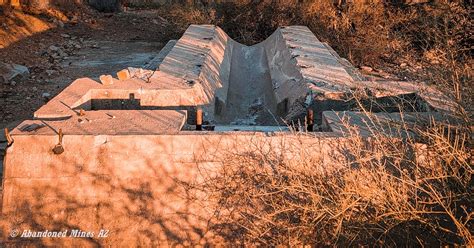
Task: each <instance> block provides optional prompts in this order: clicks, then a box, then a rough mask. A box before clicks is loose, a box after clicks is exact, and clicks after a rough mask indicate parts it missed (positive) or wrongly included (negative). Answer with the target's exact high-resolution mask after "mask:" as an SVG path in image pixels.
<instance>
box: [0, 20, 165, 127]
mask: <svg viewBox="0 0 474 248" xmlns="http://www.w3.org/2000/svg"><path fill="white" fill-rule="evenodd" d="M43 21H44V23H46V24H43V25H41V26H40V28H41V29H43V28H44V29H45V30H44V31H42V32H38V33H36V34H33V35H32V36H29V37H26V38H23V39H21V40H18V41H16V42H13V43H12V44H10V45H7V46H5V47H4V48H0V61H2V62H6V63H15V64H20V65H24V66H26V67H28V69H29V71H30V77H29V79H27V80H24V81H21V82H14V83H9V84H2V85H0V106H1V108H0V127H1V128H2V129H3V128H5V127H8V128H10V129H11V128H13V127H14V126H16V125H17V124H18V123H19V122H21V121H22V120H24V119H27V118H32V116H33V112H34V111H35V110H36V109H38V108H39V107H40V106H41V105H43V104H44V103H45V102H46V101H47V100H48V99H50V98H52V97H54V96H55V95H56V94H58V93H59V92H61V91H62V90H63V89H64V88H65V87H66V86H68V85H69V84H70V83H71V82H72V81H73V80H75V79H77V78H81V77H91V78H95V79H97V78H98V77H99V76H100V75H102V74H115V73H116V72H117V71H119V70H121V69H124V68H126V67H129V66H132V67H133V66H141V65H143V64H145V63H146V62H148V61H149V60H150V59H152V58H153V57H154V56H156V54H158V52H159V51H160V49H161V48H162V47H163V46H164V45H165V44H166V42H167V41H168V40H169V39H171V38H173V37H172V35H170V33H169V32H170V27H169V24H168V23H167V21H166V20H164V19H163V18H160V17H159V16H158V15H157V14H156V13H155V12H153V11H129V12H123V13H119V14H98V13H95V14H93V15H91V16H89V17H88V18H84V19H82V20H80V21H77V22H72V23H67V22H66V23H65V24H64V25H54V22H52V21H50V20H43ZM48 22H49V23H50V24H51V25H49V24H48ZM4 23H5V22H4ZM49 26H51V28H49V29H47V28H45V27H49ZM4 28H5V26H4ZM10 28H11V27H10ZM171 28H172V27H171ZM41 29H40V30H41ZM3 38H4V37H3ZM0 41H1V39H0ZM3 41H4V44H5V40H3ZM2 133H3V132H2Z"/></svg>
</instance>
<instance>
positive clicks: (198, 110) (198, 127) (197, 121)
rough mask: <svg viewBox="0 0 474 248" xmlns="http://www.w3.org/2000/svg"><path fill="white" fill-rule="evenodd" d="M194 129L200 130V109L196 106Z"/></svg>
mask: <svg viewBox="0 0 474 248" xmlns="http://www.w3.org/2000/svg"><path fill="white" fill-rule="evenodd" d="M196 130H197V131H201V130H202V109H201V108H198V109H197V110H196Z"/></svg>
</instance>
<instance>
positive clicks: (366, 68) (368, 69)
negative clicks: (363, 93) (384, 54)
mask: <svg viewBox="0 0 474 248" xmlns="http://www.w3.org/2000/svg"><path fill="white" fill-rule="evenodd" d="M360 69H361V70H363V71H366V72H371V71H373V70H374V69H373V68H372V67H370V66H365V65H363V66H361V67H360Z"/></svg>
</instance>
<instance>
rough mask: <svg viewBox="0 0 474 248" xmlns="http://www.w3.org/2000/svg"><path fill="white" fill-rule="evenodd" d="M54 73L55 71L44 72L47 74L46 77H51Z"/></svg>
mask: <svg viewBox="0 0 474 248" xmlns="http://www.w3.org/2000/svg"><path fill="white" fill-rule="evenodd" d="M54 73H56V71H55V70H46V74H48V76H51V75H53V74H54Z"/></svg>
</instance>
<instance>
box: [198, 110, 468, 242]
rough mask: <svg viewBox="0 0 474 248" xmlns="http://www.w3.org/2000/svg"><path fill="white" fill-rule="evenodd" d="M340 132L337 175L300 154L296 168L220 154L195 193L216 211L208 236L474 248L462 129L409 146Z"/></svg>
mask: <svg viewBox="0 0 474 248" xmlns="http://www.w3.org/2000/svg"><path fill="white" fill-rule="evenodd" d="M370 116H371V118H375V117H372V115H370ZM371 121H372V122H374V123H378V122H379V121H380V120H377V119H372V120H371ZM401 124H403V123H401ZM401 126H405V127H406V126H407V125H401ZM347 129H348V130H349V131H348V132H347V133H346V137H347V140H346V141H345V142H344V144H346V146H345V148H344V149H345V150H344V153H345V154H346V155H345V158H344V159H342V160H341V159H339V160H338V161H339V163H340V164H339V165H338V166H336V165H335V164H326V163H324V161H323V160H322V158H321V154H311V153H310V152H307V151H309V150H310V147H307V146H306V147H305V145H301V147H300V149H301V153H302V154H307V155H306V157H305V159H302V160H298V161H294V160H292V159H288V157H285V151H284V149H278V148H277V149H273V150H270V151H268V150H265V149H264V148H263V147H262V148H261V149H258V148H257V149H254V151H253V152H248V153H245V154H235V153H229V154H228V156H227V158H226V159H225V160H224V161H222V164H223V166H222V168H221V169H220V171H218V173H214V174H213V176H212V177H210V178H208V180H207V181H205V182H204V183H203V184H201V185H198V186H197V187H196V188H197V189H199V190H202V191H204V192H206V193H207V194H208V195H209V198H208V199H209V200H211V201H215V202H216V203H217V207H216V208H215V209H214V210H215V213H216V214H215V220H214V222H213V223H212V225H211V226H212V229H213V230H214V231H215V232H217V233H218V234H220V235H222V236H223V237H224V238H225V239H226V240H228V241H229V242H238V243H241V244H261V245H291V246H294V245H311V246H321V245H334V244H337V245H343V246H347V245H370V246H372V245H374V244H375V245H384V246H386V245H387V246H413V245H422V246H433V245H434V246H440V245H445V244H451V245H452V244H457V245H465V246H472V245H473V244H474V243H473V242H474V236H473V232H472V230H473V224H474V223H473V214H472V207H473V206H474V194H473V192H474V191H473V190H474V187H473V178H472V172H473V168H472V161H471V159H472V158H471V154H470V153H471V148H470V147H469V137H470V133H469V131H468V129H465V127H464V128H463V126H462V125H460V126H457V127H454V128H453V127H447V126H445V125H443V124H441V123H435V122H432V123H430V125H427V126H425V127H423V128H421V126H419V127H415V128H414V129H413V127H412V128H411V130H410V131H412V132H416V134H417V135H416V137H417V139H416V141H415V140H414V139H412V138H408V139H399V138H391V137H388V136H386V135H384V134H383V133H380V132H379V130H377V129H378V126H377V125H376V126H375V127H374V128H373V129H372V130H371V131H372V132H373V133H374V136H373V137H371V138H370V139H367V138H362V137H361V136H360V135H359V133H358V132H357V129H356V128H354V127H351V126H350V125H349V124H347ZM400 131H403V130H400ZM301 135H305V134H301ZM321 168H326V169H323V170H322V169H321ZM336 168H339V169H336Z"/></svg>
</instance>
